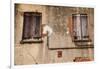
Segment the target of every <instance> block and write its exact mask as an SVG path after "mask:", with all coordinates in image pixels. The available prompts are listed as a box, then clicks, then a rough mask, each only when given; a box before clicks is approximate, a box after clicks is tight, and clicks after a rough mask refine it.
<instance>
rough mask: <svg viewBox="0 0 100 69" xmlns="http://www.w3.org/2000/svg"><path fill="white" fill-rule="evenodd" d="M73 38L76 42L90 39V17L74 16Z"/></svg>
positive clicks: (84, 15)
mask: <svg viewBox="0 0 100 69" xmlns="http://www.w3.org/2000/svg"><path fill="white" fill-rule="evenodd" d="M72 20H73V36H74V40H86V39H88V37H89V36H88V31H87V27H88V17H87V14H73V15H72Z"/></svg>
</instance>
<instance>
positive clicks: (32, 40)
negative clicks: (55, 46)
mask: <svg viewBox="0 0 100 69" xmlns="http://www.w3.org/2000/svg"><path fill="white" fill-rule="evenodd" d="M28 43H29V44H31V43H43V40H41V39H26V40H21V41H20V44H28Z"/></svg>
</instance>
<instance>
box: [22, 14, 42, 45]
mask: <svg viewBox="0 0 100 69" xmlns="http://www.w3.org/2000/svg"><path fill="white" fill-rule="evenodd" d="M27 14H29V16H35V17H37V16H40V24H39V37H34V36H33V37H31V38H27V39H25V38H24V37H25V35H24V34H25V28H26V29H27V27H25V23H26V22H25V15H27ZM23 18H24V19H23V31H22V40H21V42H20V43H21V44H24V43H42V42H43V41H42V27H41V25H42V13H41V12H24V15H23ZM31 18H32V17H31ZM35 23H36V22H35ZM35 25H36V24H35Z"/></svg>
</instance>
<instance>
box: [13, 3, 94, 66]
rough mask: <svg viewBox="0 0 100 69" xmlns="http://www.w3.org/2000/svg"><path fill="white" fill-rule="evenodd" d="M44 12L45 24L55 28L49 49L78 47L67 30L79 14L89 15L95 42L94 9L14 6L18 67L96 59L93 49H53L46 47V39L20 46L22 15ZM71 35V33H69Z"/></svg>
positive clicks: (90, 27)
mask: <svg viewBox="0 0 100 69" xmlns="http://www.w3.org/2000/svg"><path fill="white" fill-rule="evenodd" d="M24 12H41V13H42V24H48V25H49V26H50V27H51V28H52V29H53V34H52V35H51V36H50V37H49V48H67V47H76V46H75V44H74V43H73V42H72V38H71V34H70V31H69V30H68V28H67V27H68V24H69V23H70V20H69V18H70V17H71V15H72V14H75V13H77V12H81V13H87V14H88V15H89V23H88V26H89V29H88V30H89V35H90V38H91V39H92V41H93V40H94V39H93V36H94V32H93V29H94V25H93V23H94V22H93V17H94V16H93V15H94V12H93V9H89V8H87V9H86V8H83V9H81V8H80V9H79V11H78V10H77V8H74V7H53V6H41V5H31V4H15V47H14V48H15V52H14V53H15V56H14V58H15V59H14V60H15V62H14V63H15V64H16V65H23V64H36V63H39V64H40V63H57V62H72V61H73V60H74V58H75V57H89V58H91V59H92V60H93V54H94V51H93V48H85V49H77V48H75V49H55V50H50V49H48V46H47V38H46V37H45V38H43V43H39V44H38V43H31V44H28V43H27V44H20V41H21V40H22V33H23V13H24ZM68 32H69V33H68ZM58 51H62V57H60V58H59V57H58Z"/></svg>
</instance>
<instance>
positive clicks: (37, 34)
mask: <svg viewBox="0 0 100 69" xmlns="http://www.w3.org/2000/svg"><path fill="white" fill-rule="evenodd" d="M41 18H42V14H41V13H38V12H24V21H23V22H24V24H23V35H22V40H29V39H31V40H34V39H35V40H36V39H38V40H39V39H40V38H41Z"/></svg>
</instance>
